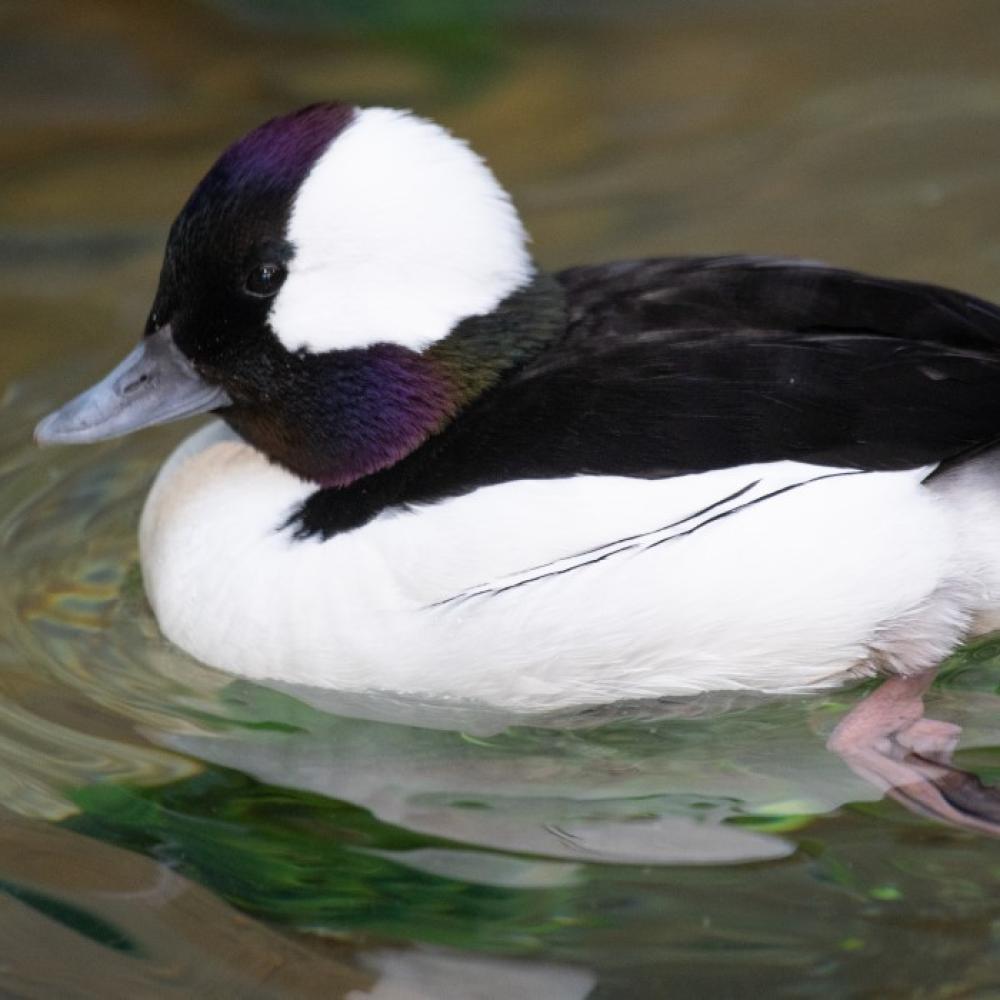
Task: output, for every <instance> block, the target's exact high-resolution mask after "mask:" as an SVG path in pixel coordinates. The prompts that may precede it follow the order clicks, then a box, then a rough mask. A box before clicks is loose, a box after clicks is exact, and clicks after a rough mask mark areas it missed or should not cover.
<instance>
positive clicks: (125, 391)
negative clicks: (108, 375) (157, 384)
mask: <svg viewBox="0 0 1000 1000" xmlns="http://www.w3.org/2000/svg"><path fill="white" fill-rule="evenodd" d="M149 378H150V376H149V373H148V372H143V373H142V374H141V375H139V376H138V377H137V378H134V379H132V380H131V381H129V382H126V383H125V385H123V386H122V388H121V393H122V395H123V396H128V395H129V394H130V393H133V392H135V391H136V390H137V389H140V388H142V386H143V385H144V384H145V383H146V382H148V381H149Z"/></svg>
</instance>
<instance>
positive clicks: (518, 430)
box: [293, 257, 1000, 536]
mask: <svg viewBox="0 0 1000 1000" xmlns="http://www.w3.org/2000/svg"><path fill="white" fill-rule="evenodd" d="M555 277H556V279H557V281H558V282H559V284H560V285H561V286H562V289H563V290H564V292H565V296H566V331H565V335H564V336H561V337H558V338H556V340H555V341H553V342H552V343H551V344H550V345H549V346H548V347H546V348H545V349H544V350H542V351H541V352H540V353H539V354H538V355H536V356H535V357H534V358H533V359H531V360H530V361H528V362H527V363H526V364H524V365H522V366H521V367H520V368H518V369H516V370H514V371H513V372H511V373H510V374H508V375H507V376H506V377H505V378H504V379H503V380H502V381H501V382H500V383H499V384H498V385H497V386H496V387H494V388H493V389H491V390H489V391H488V392H487V393H486V394H484V395H483V396H482V397H480V398H479V399H478V400H476V401H475V402H473V403H472V404H470V405H469V407H468V408H467V409H466V410H465V411H464V412H463V413H462V414H461V415H460V416H459V417H458V418H457V419H456V420H455V421H454V422H453V423H452V424H451V425H450V426H449V427H447V428H446V429H445V430H443V431H442V432H441V433H439V434H437V435H436V436H435V437H433V438H431V439H430V440H429V441H428V442H426V443H425V444H424V445H422V446H421V447H420V448H418V449H417V450H416V451H415V452H413V453H412V454H411V455H409V456H408V457H407V458H405V459H403V460H402V461H401V462H399V463H397V464H396V465H394V466H392V467H391V468H389V469H386V470H384V471H382V472H378V473H375V474H373V475H371V476H367V477H365V478H364V479H362V480H359V481H357V482H356V483H354V484H352V485H351V486H349V487H346V488H343V489H338V490H320V491H318V492H317V493H316V494H314V495H313V496H312V497H311V498H310V499H309V500H308V501H307V503H306V504H305V505H304V507H303V509H302V510H301V511H300V512H299V513H298V514H297V515H296V517H295V518H293V524H294V525H295V527H296V530H297V531H298V532H299V534H301V535H313V534H320V535H324V536H329V535H331V534H334V533H336V532H337V531H341V530H345V529H349V528H351V527H356V526H358V525H360V524H363V523H364V522H365V521H367V520H368V519H369V518H371V517H372V516H374V515H375V514H377V513H378V512H379V511H380V510H382V509H384V508H386V507H391V506H398V505H406V504H413V503H424V502H432V501H435V500H439V499H442V498H444V497H448V496H455V495H458V494H461V493H465V492H468V491H470V490H473V489H476V488H478V487H480V486H484V485H488V484H493V483H498V482H504V481H507V480H514V479H526V478H551V477H561V476H569V475H574V474H578V473H587V474H594V475H623V476H636V477H647V478H649V477H662V476H672V475H679V474H684V473H691V472H699V471H706V470H710V469H717V468H724V467H728V466H734V465H743V464H747V463H753V462H769V461H778V460H782V459H791V460H794V461H799V462H809V463H814V464H818V465H825V466H834V467H841V468H851V469H862V470H890V469H906V468H915V467H919V466H923V465H930V464H935V463H938V462H941V461H943V460H945V459H948V458H951V457H953V456H955V455H958V454H960V453H961V452H963V451H966V450H968V449H970V448H974V447H976V446H980V445H982V444H984V443H986V442H989V441H992V440H993V439H994V438H997V437H998V436H1000V308H998V307H997V306H994V305H991V304H990V303H987V302H984V301H982V300H980V299H976V298H974V297H972V296H969V295H964V294H961V293H959V292H954V291H950V290H947V289H942V288H937V287H934V286H931V285H924V284H918V283H913V282H904V281H895V280H890V279H884V278H875V277H869V276H867V275H862V274H857V273H854V272H850V271H844V270H838V269H834V268H829V267H825V266H822V265H818V264H812V263H807V262H797V261H782V260H775V259H770V258H748V257H715V258H674V259H658V260H640V261H624V262H619V263H614V264H607V265H599V266H594V267H579V268H572V269H570V270H568V271H563V272H561V273H560V274H557V275H556V276H555Z"/></svg>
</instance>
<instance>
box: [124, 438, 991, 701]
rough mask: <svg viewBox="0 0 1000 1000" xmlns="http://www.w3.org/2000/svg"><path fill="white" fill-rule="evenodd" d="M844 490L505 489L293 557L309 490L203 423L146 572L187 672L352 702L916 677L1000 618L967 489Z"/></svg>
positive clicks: (769, 477)
mask: <svg viewBox="0 0 1000 1000" xmlns="http://www.w3.org/2000/svg"><path fill="white" fill-rule="evenodd" d="M836 472H837V470H831V469H824V468H817V467H814V466H808V465H802V464H797V463H793V462H778V463H773V464H768V465H759V466H743V467H739V468H734V469H727V470H721V471H718V472H711V473H705V474H702V475H693V476H684V477H679V478H674V479H662V480H644V479H626V478H617V477H590V476H577V477H573V478H568V479H563V480H546V481H541V480H538V481H521V482H512V483H505V484H502V485H498V486H493V487H488V488H484V489H480V490H478V491H476V492H474V493H472V494H469V495H467V496H464V497H459V498H456V499H453V500H448V501H445V502H442V503H439V504H434V505H429V506H426V507H423V508H419V509H417V510H415V511H413V512H410V513H387V514H384V515H382V516H381V517H379V518H377V519H376V520H375V521H373V522H371V523H370V524H368V525H366V526H364V527H363V528H360V529H358V530H356V531H353V532H349V533H346V534H343V535H339V536H337V537H335V538H333V539H331V540H330V541H328V542H319V541H307V542H297V541H294V540H293V539H292V538H291V536H290V533H289V532H287V531H284V532H281V531H279V530H277V529H278V525H279V524H280V523H281V522H282V521H283V519H284V518H285V517H286V516H287V515H288V513H289V512H290V511H291V510H293V509H294V508H295V506H296V505H297V504H298V503H300V502H301V501H302V500H303V499H304V498H305V497H306V496H307V495H308V493H309V491H310V489H311V487H310V486H308V485H307V484H304V483H302V482H301V481H300V480H298V479H296V478H295V477H293V476H291V475H289V474H288V473H285V472H283V471H282V470H281V469H279V468H278V467H276V466H274V465H271V464H270V463H268V462H267V460H266V459H265V458H263V457H262V456H261V455H260V454H259V453H257V452H256V451H254V450H253V449H252V448H250V447H249V446H248V445H246V444H244V443H242V442H241V441H239V440H238V439H236V438H235V437H234V436H233V435H231V434H230V433H229V432H228V431H226V430H225V429H224V428H223V427H222V426H221V425H212V426H210V427H208V428H206V429H204V430H203V431H201V432H199V433H198V434H196V435H194V437H192V438H190V439H189V440H188V441H187V442H186V443H185V444H184V445H183V446H182V447H181V448H180V449H179V450H178V451H177V452H176V453H175V454H174V456H173V457H172V458H171V459H170V461H169V462H168V463H167V465H166V466H165V467H164V469H163V471H162V472H161V474H160V476H159V479H158V480H157V482H156V484H155V486H154V488H153V490H152V492H151V494H150V497H149V500H148V502H147V505H146V509H145V511H144V512H143V518H142V525H141V537H140V541H141V550H142V564H143V572H144V574H145V580H146V587H147V590H148V593H149V597H150V600H151V602H152V605H153V608H154V610H155V612H156V614H157V617H158V619H159V621H160V624H161V627H162V628H163V631H164V632H165V634H166V635H167V636H168V638H170V639H171V640H173V641H174V642H175V643H177V644H178V645H179V646H181V647H182V648H183V649H185V650H187V651H188V652H189V653H191V654H192V655H194V656H195V657H197V658H198V659H200V660H203V661H204V662H206V663H209V664H212V665H214V666H216V667H220V668H222V669H224V670H228V671H231V672H233V673H236V674H242V675H244V676H249V677H253V678H274V679H281V680H285V681H289V682H298V683H306V684H313V685H320V686H326V687H331V688H337V689H340V690H344V691H365V690H373V689H376V690H382V691H393V692H402V693H407V694H413V695H419V696H424V697H428V698H446V699H449V698H451V699H454V698H461V699H472V700H475V701H479V702H484V703H487V704H490V705H493V706H497V707H504V708H509V709H513V710H517V711H532V710H537V711H542V710H549V709H555V708H561V707H567V706H572V705H578V704H584V703H601V702H608V701H614V700H617V699H626V698H641V697H650V696H661V695H671V694H688V693H696V692H699V691H705V690H719V689H735V688H750V689H756V690H761V691H792V690H800V689H803V688H808V687H819V686H825V685H829V684H834V683H838V682H840V681H842V680H844V679H845V678H846V677H848V676H850V674H851V672H857V671H859V670H865V669H871V668H872V665H873V664H876V663H877V664H879V665H882V666H885V667H887V668H888V669H896V670H916V669H923V668H924V667H927V666H930V665H931V664H932V663H933V662H935V661H936V659H937V658H939V657H940V656H941V655H943V654H944V653H946V652H947V651H948V650H949V649H950V648H951V646H952V645H953V644H954V643H955V642H957V641H958V640H959V639H960V638H961V636H962V634H963V632H964V630H965V628H966V626H967V622H968V618H969V615H971V614H972V613H974V612H975V611H976V610H980V609H982V608H983V607H984V605H985V604H988V603H989V602H994V603H996V600H997V592H996V589H995V588H996V586H997V584H998V583H1000V581H998V579H997V574H996V572H995V561H994V564H993V569H992V571H989V570H988V567H987V566H986V565H985V562H984V559H983V557H982V555H981V552H980V550H981V548H982V546H981V545H980V544H979V542H978V541H977V537H975V536H974V535H973V534H970V530H971V528H970V525H969V524H968V523H965V522H964V518H963V516H962V515H963V513H964V512H965V508H964V507H963V503H966V504H967V502H968V491H967V489H966V487H965V486H963V485H962V484H961V483H959V484H955V483H952V482H950V481H947V480H945V481H942V483H941V485H940V486H939V487H935V488H934V489H932V488H929V487H927V486H925V485H923V484H922V482H921V479H922V477H923V475H924V474H925V473H926V470H915V471H910V472H894V473H864V474H843V475H837V474H836ZM994 478H995V477H994ZM978 482H980V486H976V489H978V490H979V493H980V499H979V500H977V501H976V514H977V518H978V519H979V523H981V524H990V525H992V528H990V530H991V531H994V532H996V533H997V536H998V537H1000V506H998V502H997V500H996V497H997V496H998V491H997V490H996V488H995V484H994V482H993V480H990V481H989V482H987V481H986V480H985V479H981V480H979V481H978ZM973 486H975V484H973ZM969 488H972V487H969ZM739 491H744V492H742V493H740V495H739V496H735V494H737V493H739ZM958 497H963V498H965V499H964V500H963V501H962V502H959V499H958ZM990 497H992V499H990ZM708 508H711V510H708ZM717 515H724V516H717ZM689 529H693V530H689ZM984 530H985V529H984ZM630 536H642V537H641V538H636V539H632V540H631V541H619V540H624V539H627V538H629V537H630ZM589 550H593V551H592V552H589V554H588V555H584V553H586V552H588V551H589ZM595 556H603V557H604V558H600V559H595V558H594V557H595ZM991 572H992V575H990V574H991ZM512 584H517V585H516V586H512Z"/></svg>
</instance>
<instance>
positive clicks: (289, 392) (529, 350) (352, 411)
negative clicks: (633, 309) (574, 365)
mask: <svg viewBox="0 0 1000 1000" xmlns="http://www.w3.org/2000/svg"><path fill="white" fill-rule="evenodd" d="M565 325H566V310H565V296H564V293H563V290H562V287H561V286H560V285H559V284H558V282H557V281H556V280H555V279H554V278H553V277H551V276H550V275H548V274H544V273H541V272H538V273H536V275H535V277H534V278H533V279H532V281H531V282H530V283H529V284H527V285H525V286H524V287H522V288H521V289H519V290H518V291H515V292H513V293H512V294H511V295H509V296H508V297H507V298H506V299H504V300H503V301H502V302H501V303H500V304H499V305H498V306H497V307H496V309H494V310H493V311H492V312H490V313H488V314H486V315H483V316H471V317H468V318H466V319H464V320H462V321H461V322H460V323H458V324H457V325H456V326H455V328H454V329H453V330H452V331H451V332H450V333H449V334H448V335H447V336H445V337H443V338H442V339H441V340H439V341H437V342H435V343H434V344H432V345H431V346H430V347H429V348H427V349H426V350H424V351H421V352H418V351H413V350H410V349H409V348H406V347H403V346H401V345H398V344H392V343H381V344H374V345H372V346H371V347H366V348H357V349H352V350H346V351H331V352H329V353H328V354H324V355H314V356H311V357H299V356H291V357H289V356H288V355H286V356H285V357H283V358H282V359H281V361H280V363H276V364H275V365H274V366H269V368H270V370H269V371H268V372H267V373H265V374H266V378H267V381H268V383H269V386H270V391H269V392H268V393H267V397H266V400H265V403H264V404H263V405H258V404H254V403H243V404H240V405H237V406H234V407H233V408H232V409H230V410H227V411H224V412H223V414H222V415H223V416H224V417H225V419H226V420H227V421H228V422H229V424H230V425H231V426H232V427H233V429H234V430H235V431H236V432H237V433H238V434H240V435H241V436H242V437H244V438H245V439H246V440H247V441H249V442H250V443H251V444H253V445H254V446H255V447H257V448H258V449H259V450H261V451H262V452H264V454H266V455H267V456H268V457H269V458H270V459H271V460H272V461H274V462H277V463H278V464H279V465H282V466H284V467H285V468H287V469H288V470H290V471H291V472H293V473H294V474H295V475H297V476H300V477H301V478H303V479H307V480H310V481H313V482H315V483H318V484H319V485H320V486H322V487H324V488H331V487H333V488H336V487H345V486H348V485H350V484H352V483H356V482H357V481H358V480H361V479H363V478H364V477H365V476H368V475H371V474H372V473H375V472H379V471H381V470H383V469H387V468H389V467H390V466H392V465H394V464H395V463H397V462H399V461H400V460H401V459H403V458H405V457H406V456H407V455H409V454H411V453H412V452H413V451H415V450H416V449H417V448H419V447H420V446H421V445H422V444H424V442H426V441H427V440H428V439H429V438H431V437H432V436H433V435H435V434H438V433H439V432H440V431H442V430H443V429H444V428H445V427H447V426H448V424H450V423H451V421H452V420H454V419H455V418H456V417H457V416H458V415H459V414H460V413H461V412H462V410H463V409H465V408H466V407H467V406H469V405H470V404H471V403H473V402H474V401H475V400H476V399H478V398H480V397H481V396H482V395H483V394H485V393H487V392H489V391H490V390H492V389H494V388H495V387H496V386H498V385H499V384H500V383H501V382H502V381H503V379H504V377H505V376H507V375H508V374H509V373H511V372H512V371H514V370H516V369H517V368H519V367H520V366H521V365H523V364H524V363H525V362H526V361H528V360H530V359H531V358H532V357H534V356H535V355H537V354H538V353H539V352H540V351H541V350H542V349H544V348H545V346H546V345H548V344H550V343H551V342H552V341H553V340H554V339H556V338H557V337H558V336H559V335H560V334H561V333H562V332H563V330H564V329H565ZM276 383H277V391H275V388H276V385H275V384H276ZM359 485H360V484H359Z"/></svg>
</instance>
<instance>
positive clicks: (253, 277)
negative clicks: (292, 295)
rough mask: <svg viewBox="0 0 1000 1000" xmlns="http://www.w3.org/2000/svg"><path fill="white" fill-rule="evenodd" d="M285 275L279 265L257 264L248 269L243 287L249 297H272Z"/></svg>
mask: <svg viewBox="0 0 1000 1000" xmlns="http://www.w3.org/2000/svg"><path fill="white" fill-rule="evenodd" d="M286 273H287V272H286V271H285V269H284V268H283V267H282V266H281V265H280V264H258V265H257V266H256V267H252V268H251V269H250V273H249V274H248V275H247V277H246V281H245V282H244V285H243V287H244V288H245V289H246V290H247V291H248V292H249V293H250V294H251V295H260V296H263V297H267V296H269V295H274V293H275V292H277V290H278V289H279V288H281V283H282V282H283V281H284V280H285V275H286Z"/></svg>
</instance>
